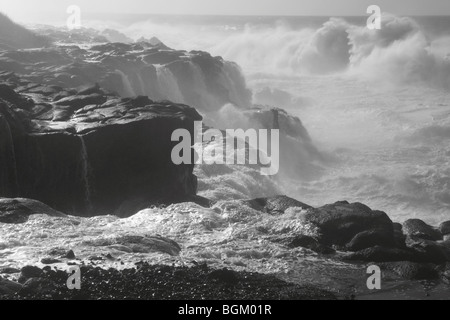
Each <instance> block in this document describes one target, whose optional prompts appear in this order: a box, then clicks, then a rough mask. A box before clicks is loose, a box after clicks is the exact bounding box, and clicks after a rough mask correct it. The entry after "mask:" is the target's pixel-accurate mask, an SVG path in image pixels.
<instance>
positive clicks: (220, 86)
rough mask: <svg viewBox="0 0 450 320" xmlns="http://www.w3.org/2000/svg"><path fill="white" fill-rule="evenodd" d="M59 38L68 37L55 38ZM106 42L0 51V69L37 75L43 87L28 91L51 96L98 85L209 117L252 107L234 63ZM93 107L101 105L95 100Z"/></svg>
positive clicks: (79, 103)
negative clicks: (225, 108) (185, 106)
mask: <svg viewBox="0 0 450 320" xmlns="http://www.w3.org/2000/svg"><path fill="white" fill-rule="evenodd" d="M44 33H45V32H44ZM51 33H52V32H51ZM53 33H58V32H56V31H55V32H53ZM63 34H64V33H63ZM66 36H67V37H68V39H64V42H70V41H75V40H76V38H79V40H81V42H88V43H89V42H90V41H91V40H92V36H89V35H86V30H79V31H76V30H74V31H73V32H70V33H69V34H68V35H66ZM50 37H53V36H50ZM59 37H62V36H61V35H57V36H56V37H53V38H59ZM0 39H1V37H0ZM103 40H104V41H103V42H105V43H104V44H101V45H94V46H91V47H89V48H87V49H81V48H79V47H77V46H54V47H51V48H45V49H44V48H43V49H40V50H28V51H21V52H18V51H8V52H0V67H1V69H2V70H5V71H6V72H9V71H12V72H16V73H17V74H18V75H19V76H28V75H30V74H31V75H32V78H33V80H34V82H37V83H39V85H38V86H36V87H35V88H34V89H31V88H29V89H28V92H33V91H34V92H35V93H40V94H42V95H46V96H52V95H53V96H54V92H55V91H60V92H63V90H62V89H64V90H67V89H69V88H70V89H71V88H76V87H80V86H92V85H94V84H96V83H98V84H99V85H100V87H102V88H104V89H105V90H107V91H109V92H113V93H117V94H119V95H120V96H122V97H135V96H138V95H144V96H149V97H150V98H151V99H153V100H170V101H174V102H177V103H186V104H188V105H192V106H195V107H196V108H199V109H203V110H204V111H206V112H211V111H217V110H219V109H220V108H222V106H223V105H224V104H227V103H233V104H235V105H237V106H239V107H241V108H249V107H250V106H251V100H252V94H251V91H250V90H249V89H248V88H247V85H246V82H245V78H244V76H243V75H242V72H241V70H240V68H239V67H238V66H237V65H236V64H234V63H231V62H228V61H224V60H223V59H222V58H220V57H213V56H211V55H210V54H209V53H207V52H201V51H192V52H186V51H183V50H174V49H170V48H167V47H166V46H164V45H163V44H160V43H156V44H151V43H148V42H141V43H136V44H126V43H107V42H108V41H107V40H106V38H104V37H103ZM55 70H57V72H55ZM41 85H42V86H41ZM46 85H47V86H46ZM58 87H59V88H61V89H60V90H58ZM81 93H82V94H85V95H88V93H83V92H81ZM58 98H59V99H55V101H57V100H58V102H59V103H60V104H61V103H65V105H66V104H70V105H71V106H72V108H81V107H84V106H86V105H88V104H91V102H90V101H87V99H80V98H79V97H77V98H74V97H71V96H67V95H65V94H61V95H60V96H59V97H58ZM64 99H69V101H66V100H64ZM90 99H93V98H92V97H91V98H90ZM93 103H99V101H98V100H95V99H94V102H93Z"/></svg>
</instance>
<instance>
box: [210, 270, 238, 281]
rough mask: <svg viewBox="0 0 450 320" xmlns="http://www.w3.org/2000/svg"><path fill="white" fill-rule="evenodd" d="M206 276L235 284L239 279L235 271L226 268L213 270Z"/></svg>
mask: <svg viewBox="0 0 450 320" xmlns="http://www.w3.org/2000/svg"><path fill="white" fill-rule="evenodd" d="M208 278H210V279H215V280H219V281H221V282H225V283H228V284H235V283H237V282H238V281H239V278H238V276H237V273H236V272H235V271H232V270H228V269H226V268H224V269H222V270H214V271H212V272H211V273H209V275H208Z"/></svg>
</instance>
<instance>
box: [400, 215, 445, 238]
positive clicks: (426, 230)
mask: <svg viewBox="0 0 450 320" xmlns="http://www.w3.org/2000/svg"><path fill="white" fill-rule="evenodd" d="M403 233H404V234H405V235H407V236H414V237H419V238H422V239H425V240H432V241H437V240H442V234H441V233H440V232H439V231H438V230H436V229H434V228H433V227H431V226H429V225H427V224H426V223H425V222H423V221H422V220H419V219H409V220H407V221H405V222H404V223H403Z"/></svg>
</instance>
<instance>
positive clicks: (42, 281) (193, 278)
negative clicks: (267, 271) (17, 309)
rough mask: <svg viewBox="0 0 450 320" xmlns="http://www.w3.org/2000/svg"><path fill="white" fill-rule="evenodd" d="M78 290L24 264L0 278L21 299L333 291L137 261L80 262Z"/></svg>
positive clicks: (7, 292) (4, 292) (0, 287)
mask: <svg viewBox="0 0 450 320" xmlns="http://www.w3.org/2000/svg"><path fill="white" fill-rule="evenodd" d="M81 274H82V275H83V282H82V285H81V290H69V289H68V288H67V285H66V282H67V279H68V274H67V273H66V272H65V271H62V270H55V269H52V268H51V267H45V268H44V269H39V268H37V267H32V266H27V267H24V268H22V270H21V272H20V277H19V282H18V283H17V282H12V281H8V280H1V279H0V299H11V300H16V299H17V300H22V299H38V300H48V299H51V300H61V299H70V300H72V299H82V300H99V299H106V300H131V299H132V300H324V299H326V300H334V299H336V297H335V296H334V294H332V293H330V292H327V291H325V290H321V289H318V288H315V287H313V286H299V285H294V284H291V283H287V282H285V281H282V280H279V279H278V278H276V277H274V276H270V275H261V274H255V273H248V272H234V271H231V270H227V269H222V270H212V269H210V268H208V266H206V265H199V266H195V267H191V268H187V267H170V266H158V265H149V264H148V263H146V262H141V263H137V264H136V266H135V268H132V269H131V268H130V269H125V270H121V271H118V270H116V269H112V268H111V269H108V270H104V269H101V268H98V267H97V268H95V267H92V266H82V267H81Z"/></svg>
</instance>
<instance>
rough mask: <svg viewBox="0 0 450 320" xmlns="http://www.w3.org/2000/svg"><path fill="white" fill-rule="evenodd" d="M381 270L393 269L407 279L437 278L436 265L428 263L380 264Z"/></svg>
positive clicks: (402, 262)
mask: <svg viewBox="0 0 450 320" xmlns="http://www.w3.org/2000/svg"><path fill="white" fill-rule="evenodd" d="M380 268H381V269H382V270H389V271H393V272H394V273H396V274H397V275H399V276H400V277H402V278H404V279H408V280H435V279H438V278H439V272H438V270H437V266H436V265H434V264H430V263H415V262H409V261H401V262H390V263H383V264H380Z"/></svg>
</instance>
